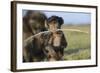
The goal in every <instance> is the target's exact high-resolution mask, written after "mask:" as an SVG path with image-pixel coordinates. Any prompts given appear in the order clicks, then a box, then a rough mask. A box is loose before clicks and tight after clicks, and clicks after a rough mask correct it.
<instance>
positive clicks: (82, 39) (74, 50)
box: [62, 25, 91, 60]
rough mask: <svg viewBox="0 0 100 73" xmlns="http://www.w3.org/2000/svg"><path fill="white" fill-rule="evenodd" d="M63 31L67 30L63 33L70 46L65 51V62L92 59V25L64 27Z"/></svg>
mask: <svg viewBox="0 0 100 73" xmlns="http://www.w3.org/2000/svg"><path fill="white" fill-rule="evenodd" d="M62 29H67V30H63V32H64V34H65V37H66V39H67V41H68V46H67V48H65V50H64V60H83V59H90V58H91V36H90V25H63V26H62ZM68 29H71V30H69V31H68Z"/></svg>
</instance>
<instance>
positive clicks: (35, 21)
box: [23, 10, 47, 39]
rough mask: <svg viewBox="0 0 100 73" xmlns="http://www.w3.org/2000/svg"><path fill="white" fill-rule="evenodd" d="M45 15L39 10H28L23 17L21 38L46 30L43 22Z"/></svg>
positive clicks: (45, 18)
mask: <svg viewBox="0 0 100 73" xmlns="http://www.w3.org/2000/svg"><path fill="white" fill-rule="evenodd" d="M46 20H47V17H46V15H45V14H44V13H42V12H40V11H33V10H28V11H27V12H26V14H25V16H24V17H23V38H24V39H26V38H27V37H29V36H31V35H34V34H37V33H39V32H41V31H46V27H45V22H46Z"/></svg>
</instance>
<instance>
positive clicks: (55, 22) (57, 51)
mask: <svg viewBox="0 0 100 73" xmlns="http://www.w3.org/2000/svg"><path fill="white" fill-rule="evenodd" d="M47 21H48V29H49V31H51V32H52V37H51V38H50V41H49V43H48V45H47V46H46V48H45V49H46V50H47V52H45V53H46V54H47V58H48V60H50V61H51V60H61V59H62V57H63V54H64V48H65V47H66V46H67V41H66V38H65V36H64V33H63V32H62V31H57V30H58V29H60V28H61V25H62V24H63V23H64V21H63V18H62V17H59V16H51V17H50V18H48V20H47Z"/></svg>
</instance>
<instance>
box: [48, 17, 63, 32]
mask: <svg viewBox="0 0 100 73" xmlns="http://www.w3.org/2000/svg"><path fill="white" fill-rule="evenodd" d="M63 22H64V21H63V19H62V17H58V16H51V17H50V18H48V28H49V30H52V31H54V30H57V29H60V28H61V25H62V24H63Z"/></svg>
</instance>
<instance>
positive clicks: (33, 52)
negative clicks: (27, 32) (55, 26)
mask: <svg viewBox="0 0 100 73" xmlns="http://www.w3.org/2000/svg"><path fill="white" fill-rule="evenodd" d="M55 35H56V36H55ZM56 37H58V38H60V39H56ZM55 39H56V40H58V42H55V41H54V40H55ZM55 43H59V45H57V46H55V45H54V44H55ZM66 46H67V42H66V39H65V37H64V34H63V32H62V31H56V32H55V33H53V32H48V33H42V34H39V35H37V36H35V37H33V39H32V41H31V42H30V43H29V44H27V46H26V47H25V48H27V49H26V50H27V52H29V53H30V54H29V56H28V57H27V59H28V60H29V62H34V61H43V60H44V59H45V58H46V59H47V60H48V61H51V60H61V59H62V56H63V50H64V48H65V47H66Z"/></svg>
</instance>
